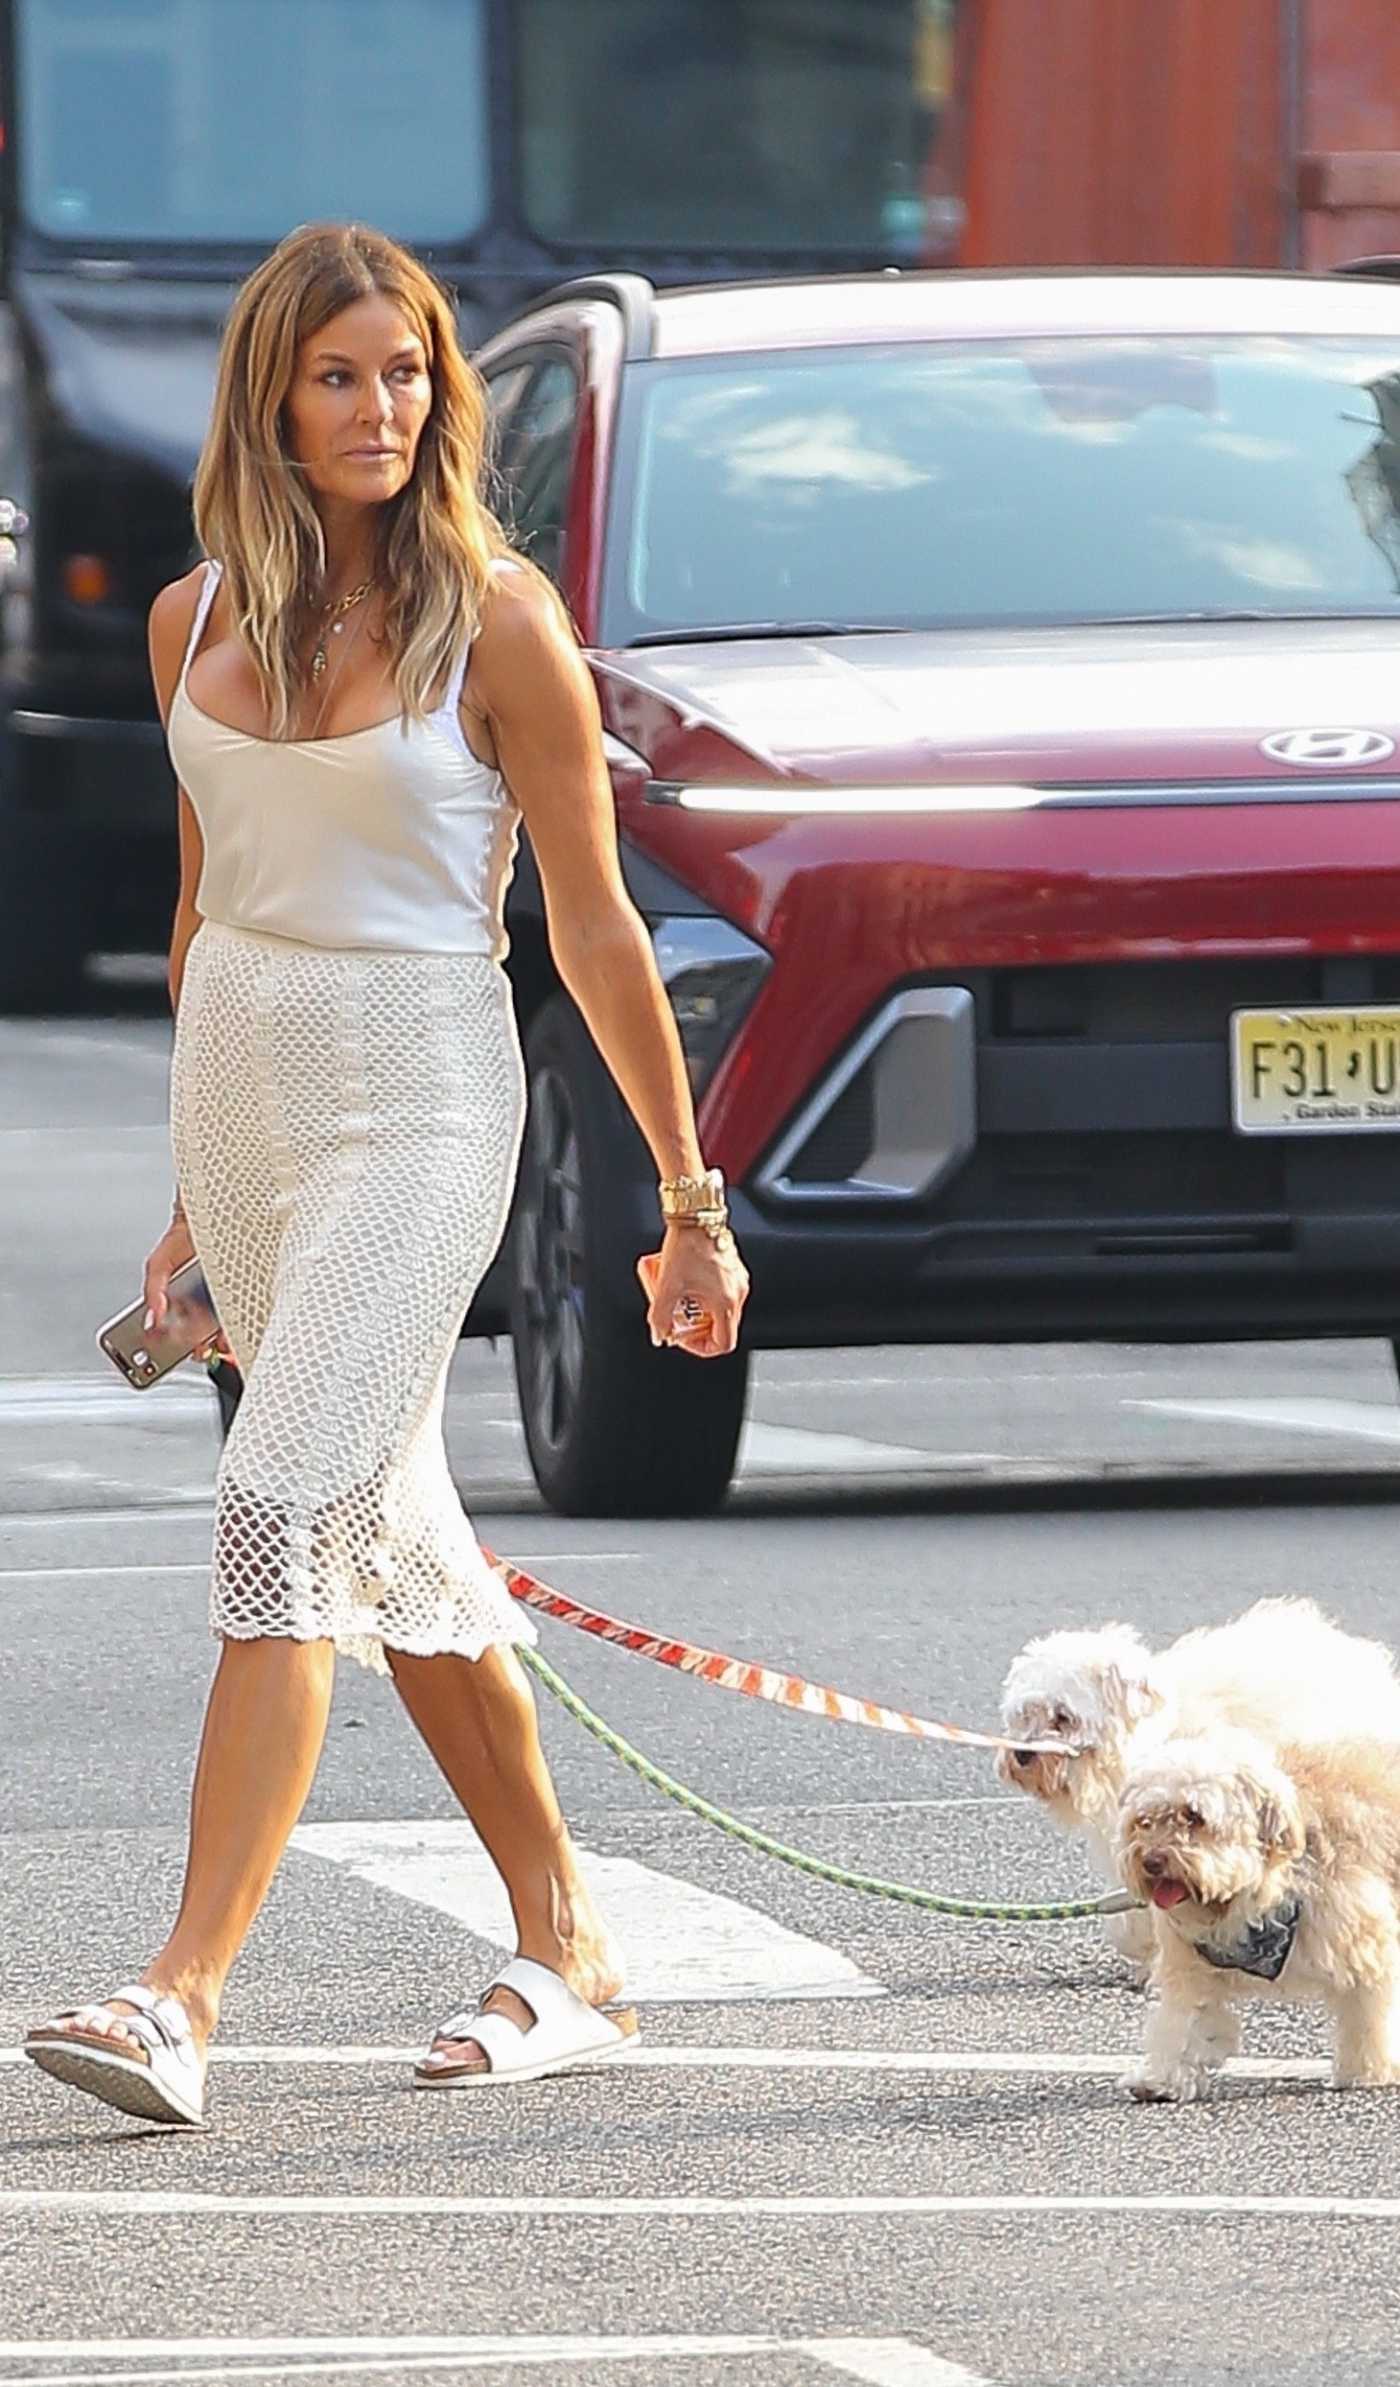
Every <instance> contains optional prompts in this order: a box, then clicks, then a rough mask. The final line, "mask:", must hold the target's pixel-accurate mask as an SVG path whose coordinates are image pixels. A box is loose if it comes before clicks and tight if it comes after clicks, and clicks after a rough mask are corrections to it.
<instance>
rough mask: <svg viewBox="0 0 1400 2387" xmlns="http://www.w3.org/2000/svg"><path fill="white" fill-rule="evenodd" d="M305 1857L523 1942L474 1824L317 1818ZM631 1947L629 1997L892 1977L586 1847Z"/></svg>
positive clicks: (614, 1921)
mask: <svg viewBox="0 0 1400 2387" xmlns="http://www.w3.org/2000/svg"><path fill="white" fill-rule="evenodd" d="M292 1847H293V1848H294V1849H295V1850H298V1851H299V1852H300V1853H301V1854H302V1855H303V1856H310V1857H319V1858H321V1859H323V1860H325V1861H327V1862H329V1863H331V1864H334V1865H343V1866H344V1867H345V1868H346V1870H347V1871H348V1872H350V1873H353V1874H354V1875H356V1876H357V1878H358V1879H359V1880H361V1881H367V1882H372V1883H373V1884H374V1885H375V1887H376V1888H377V1889H382V1890H391V1891H393V1892H394V1894H395V1895H396V1896H397V1897H400V1898H411V1899H414V1900H415V1901H416V1902H417V1904H418V1905H420V1906H430V1907H433V1908H435V1909H436V1911H437V1912H438V1913H439V1914H445V1915H451V1916H452V1917H453V1918H454V1920H455V1921H457V1922H459V1923H461V1924H463V1925H464V1926H465V1928H466V1929H467V1930H468V1931H470V1932H471V1933H472V1934H473V1935H474V1936H475V1937H476V1938H478V1939H483V1940H488V1941H490V1942H492V1943H493V1944H494V1945H496V1946H498V1947H501V1948H513V1947H514V1945H515V1926H514V1922H513V1919H512V1916H511V1911H510V1906H509V1902H508V1900H507V1898H506V1893H505V1889H504V1886H503V1884H502V1882H501V1878H500V1876H499V1874H498V1873H497V1871H496V1868H495V1866H494V1865H493V1864H492V1862H491V1860H490V1858H489V1857H488V1856H487V1854H486V1851H485V1849H484V1848H483V1847H482V1845H481V1842H480V1841H479V1840H478V1839H477V1837H476V1834H475V1833H474V1832H473V1830H472V1829H471V1826H470V1825H469V1824H467V1823H456V1822H441V1823H439V1822H423V1823H406V1822H405V1823H394V1822H390V1823H314V1824H303V1825H302V1826H301V1827H300V1828H299V1829H298V1830H297V1831H296V1832H294V1833H293V1835H292ZM580 1854H581V1856H582V1859H583V1864H584V1868H585V1870H586V1872H587V1874H588V1878H589V1880H590V1882H591V1883H592V1885H593V1887H594V1889H595V1890H596V1892H597V1894H598V1898H599V1901H600V1903H601V1905H602V1907H603V1910H604V1912H605V1913H606V1914H607V1916H608V1919H609V1922H610V1923H611V1925H612V1928H613V1929H614V1930H615V1931H616V1933H617V1935H618V1937H619V1939H620V1940H621V1942H622V1945H623V1946H624V1947H625V1948H626V1950H627V1954H628V1964H627V1993H628V1995H629V1997H634V1998H637V1999H645V2000H646V2001H648V2002H649V2003H655V2002H657V2001H658V2000H660V2001H667V2000H671V2001H675V2000H681V1999H683V2000H685V2001H687V2002H690V2001H692V2000H709V1999H722V2000H733V1999H737V1998H744V1999H768V2000H772V1999H786V1998H829V1997H883V1996H884V1994H885V1992H884V1988H883V1986H882V1984H881V1983H880V1982H878V1981H874V1980H871V1978H870V1977H869V1975H868V1974H866V1973H863V1972H862V1971H861V1970H860V1968H859V1966H858V1965H855V1964H853V1963H852V1962H851V1960H850V1958H849V1957H848V1956H843V1955H842V1954H841V1953H840V1952H839V1950H837V1949H835V1948H830V1947H828V1946H827V1945H826V1944H825V1942H824V1941H822V1940H817V1939H809V1938H807V1937H806V1936H805V1934H804V1933H802V1932H798V1931H790V1930H788V1929H787V1927H786V1926H785V1925H784V1924H782V1923H777V1922H774V1921H773V1919H772V1917H771V1916H769V1915H766V1914H763V1913H761V1912H760V1911H759V1910H758V1909H757V1908H756V1907H752V1906H747V1905H745V1904H744V1903H743V1901H742V1900H741V1899H738V1898H724V1897H721V1896H719V1894H718V1893H717V1892H716V1891H714V1890H705V1889H701V1888H700V1887H699V1885H698V1884H697V1883H695V1882H690V1881H685V1880H682V1879H680V1878H679V1877H678V1876H677V1875H675V1874H672V1873H663V1872H662V1871H661V1870H660V1869H659V1868H658V1867H656V1866H653V1865H643V1864H639V1863H638V1862H637V1861H636V1860H635V1859H634V1858H632V1857H614V1856H600V1855H598V1854H596V1853H590V1852H589V1851H588V1850H586V1849H584V1850H581V1851H580Z"/></svg>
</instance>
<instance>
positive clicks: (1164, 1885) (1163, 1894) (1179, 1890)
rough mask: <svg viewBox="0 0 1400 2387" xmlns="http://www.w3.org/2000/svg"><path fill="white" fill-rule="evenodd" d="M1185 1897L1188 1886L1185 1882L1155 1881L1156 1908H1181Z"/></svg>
mask: <svg viewBox="0 0 1400 2387" xmlns="http://www.w3.org/2000/svg"><path fill="white" fill-rule="evenodd" d="M1185 1896H1186V1884H1185V1882H1184V1881H1154V1883H1153V1884H1152V1903H1153V1905H1154V1906H1180V1904H1181V1901H1182V1899H1183V1898H1184V1897H1185Z"/></svg>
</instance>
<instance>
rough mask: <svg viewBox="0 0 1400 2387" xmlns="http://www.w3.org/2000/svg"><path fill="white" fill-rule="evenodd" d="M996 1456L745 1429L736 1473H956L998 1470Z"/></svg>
mask: <svg viewBox="0 0 1400 2387" xmlns="http://www.w3.org/2000/svg"><path fill="white" fill-rule="evenodd" d="M1005 1464H1006V1460H1005V1458H1004V1457H1003V1455H1002V1454H1001V1453H1000V1452H997V1451H986V1450H954V1451H948V1450H914V1449H912V1448H911V1447H910V1446H909V1445H908V1444H905V1443H898V1442H872V1441H870V1440H869V1439H868V1438H867V1437H866V1436H865V1435H863V1434H823V1433H818V1432H817V1431H816V1430H815V1429H814V1428H812V1427H810V1426H768V1425H762V1424H754V1425H750V1426H746V1427H745V1429H744V1433H743V1436H742V1438H741V1440H740V1443H739V1465H738V1472H739V1474H740V1475H837V1474H839V1475H862V1474H870V1475H887V1474H890V1473H892V1472H894V1471H895V1470H898V1471H899V1472H900V1473H903V1472H904V1471H905V1470H906V1469H907V1468H910V1467H919V1468H930V1467H932V1468H937V1469H939V1470H940V1471H947V1472H952V1473H961V1472H963V1471H964V1470H965V1469H967V1468H969V1467H1000V1466H1004V1465H1005Z"/></svg>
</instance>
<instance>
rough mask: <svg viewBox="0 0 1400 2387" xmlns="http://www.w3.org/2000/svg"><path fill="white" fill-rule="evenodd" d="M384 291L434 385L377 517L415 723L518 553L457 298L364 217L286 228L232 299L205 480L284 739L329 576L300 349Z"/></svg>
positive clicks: (381, 566) (199, 504)
mask: <svg viewBox="0 0 1400 2387" xmlns="http://www.w3.org/2000/svg"><path fill="white" fill-rule="evenodd" d="M375 294H379V295H382V296H383V297H385V298H387V299H390V300H392V301H393V303H394V305H395V306H396V307H398V308H399V310H400V312H401V313H402V314H403V315H404V316H405V317H406V319H407V320H408V322H409V323H411V324H412V326H413V329H414V331H415V332H416V333H417V335H418V337H419V339H420V340H421V341H422V343H423V346H424V349H425V351H426V354H427V360H428V372H429V375H430V377H431V380H432V385H433V397H432V406H431V409H430V412H429V414H428V419H427V421H426V423H425V424H424V426H423V434H422V438H421V440H420V441H419V446H418V454H417V458H416V461H415V463H414V468H413V475H412V478H411V479H410V481H409V482H408V484H407V486H406V487H405V488H404V489H402V490H401V491H400V493H399V495H398V496H397V497H394V498H390V499H388V500H386V502H385V503H384V504H383V505H382V506H380V507H379V508H378V523H377V530H378V539H379V552H378V557H377V577H378V579H379V581H380V584H381V586H382V587H383V589H384V591H385V598H386V603H385V615H384V634H385V637H386V640H387V643H388V647H389V652H390V654H391V655H392V656H393V659H394V667H393V679H394V689H395V693H396V694H397V696H398V699H399V703H400V706H401V708H402V710H403V712H404V714H405V715H413V716H416V717H419V718H421V716H422V715H423V714H424V712H425V711H426V709H427V703H428V699H429V696H430V695H431V693H432V692H433V690H434V689H435V688H437V687H438V686H439V685H440V684H441V682H442V681H443V680H444V678H445V677H446V674H447V672H448V671H449V669H450V667H451V664H452V662H453V660H454V659H455V657H456V656H457V655H458V654H460V652H461V650H462V647H463V646H464V644H465V643H466V641H467V639H468V638H469V637H470V636H471V635H472V633H473V631H474V630H475V628H476V626H477V623H478V622H479V620H480V618H481V608H482V603H483V600H484V598H485V595H486V588H487V574H488V571H489V569H490V566H491V563H492V561H493V559H494V558H495V557H496V556H499V555H504V554H506V553H507V552H508V551H509V549H508V542H507V540H506V537H505V533H504V532H503V531H502V529H501V526H500V524H499V523H498V522H497V520H496V517H495V515H494V514H493V513H492V512H491V510H490V508H489V506H488V505H487V504H486V502H485V500H484V498H483V495H482V482H483V474H484V469H485V451H486V430H487V416H486V400H485V393H484V391H483V389H482V385H481V382H480V380H479V379H478V377H477V375H476V373H475V372H474V370H473V368H472V366H471V365H470V364H469V363H468V361H467V359H466V357H465V356H464V355H463V353H462V350H461V347H460V345H459V343H458V339H457V327H456V323H455V320H454V317H453V312H452V306H451V302H450V300H449V298H448V296H447V293H446V292H445V290H444V289H443V288H442V286H441V285H440V284H439V283H438V282H437V281H435V280H434V278H433V276H432V275H431V274H430V273H429V272H428V271H427V270H426V268H425V267H424V266H422V265H420V264H419V262H418V259H417V258H416V257H414V256H412V255H411V254H410V253H409V251H408V250H407V249H404V248H401V247H400V246H399V244H398V242H397V241H393V240H390V239H389V238H388V237H387V236H386V235H385V234H384V233H382V232H373V231H370V230H369V229H368V227H367V226H365V225H363V224H304V225H302V226H301V227H300V228H299V229H298V230H297V231H295V232H290V233H288V235H287V238H286V239H285V240H284V241H282V242H281V243H280V244H279V246H278V247H277V248H275V249H274V250H273V252H272V254H271V256H270V257H266V258H264V260H263V262H262V264H261V265H259V266H258V267H257V268H256V270H255V271H254V272H253V273H252V274H250V275H249V277H248V280H247V281H246V282H245V283H244V285H243V287H242V289H241V290H240V291H239V294H238V297H237V298H236V300H235V301H234V305H233V311H232V313H231V314H230V316H229V319H228V323H227V326H226V327H225V331H224V337H223V342H222V345H221V347H220V351H219V370H218V381H217V385H216V388H215V393H214V411H213V416H212V419H211V422H210V425H209V434H208V437H207V438H206V440H205V443H204V447H203V450H202V452H201V455H200V459H199V467H198V470H197V471H196V474H195V482H194V520H195V530H196V532H197V534H198V537H199V540H200V544H201V545H202V547H203V548H204V552H205V554H206V555H216V556H218V558H219V559H220V561H221V563H222V565H223V568H224V584H225V586H226V587H227V589H228V592H229V600H230V603H231V605H232V608H233V618H234V622H235V624H236V626H237V630H238V634H239V636H240V638H241V639H242V640H243V643H244V645H245V646H246V647H247V649H248V652H249V654H250V655H251V656H252V658H253V663H254V667H255V669H256V671H257V676H258V680H259V683H260V686H261V689H262V695H263V700H264V702H265V704H266V706H267V715H268V727H269V731H270V734H271V735H272V736H273V737H274V738H281V737H285V736H287V734H288V732H289V730H290V726H291V722H292V717H293V713H294V710H295V707H296V702H297V699H298V697H299V696H300V695H301V694H302V692H303V690H304V688H305V685H306V673H305V670H304V667H303V665H302V662H301V655H300V649H301V645H302V643H303V641H304V640H305V637H306V635H307V632H308V630H309V629H310V627H311V623H312V621H313V619H314V617H315V615H316V613H317V611H318V609H319V607H320V605H321V603H322V602H323V588H324V581H325V570H326V547H325V539H324V537H323V534H322V530H321V523H320V518H319V516H318V514H317V512H316V508H315V504H314V502H313V500H312V496H311V492H310V490H309V488H308V486H307V482H306V474H305V468H304V467H303V466H301V465H300V464H298V463H297V462H296V460H295V458H294V457H293V455H292V453H291V446H290V441H289V438H288V433H287V424H286V398H287V393H288V391H289V389H290V388H291V385H292V380H293V376H294V374H295V372H296V364H297V353H298V350H299V349H300V347H301V344H302V342H303V341H304V340H307V339H311V338H313V337H314V335H315V334H316V333H317V332H318V331H321V330H322V329H323V328H324V326H325V325H326V324H327V323H329V322H330V320H331V318H332V316H334V315H338V314H339V313H340V312H341V310H342V308H344V307H349V306H353V305H354V303H355V301H356V300H357V299H362V298H369V297H372V296H374V295H375Z"/></svg>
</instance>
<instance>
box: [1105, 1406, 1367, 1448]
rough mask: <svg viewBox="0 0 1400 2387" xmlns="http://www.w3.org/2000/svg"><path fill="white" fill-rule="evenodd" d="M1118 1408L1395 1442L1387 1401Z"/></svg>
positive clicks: (1280, 1430) (1273, 1430)
mask: <svg viewBox="0 0 1400 2387" xmlns="http://www.w3.org/2000/svg"><path fill="white" fill-rule="evenodd" d="M1123 1407H1124V1408H1125V1409H1151V1410H1155V1411H1156V1412H1157V1413H1158V1414H1159V1415H1161V1416H1167V1417H1195V1418H1204V1419H1206V1420H1207V1421H1208V1422H1210V1423H1211V1424H1217V1423H1218V1424H1220V1425H1227V1426H1259V1427H1261V1428H1263V1429H1264V1430H1265V1431H1266V1432H1271V1433H1293V1434H1350V1435H1353V1436H1355V1437H1358V1438H1359V1439H1360V1440H1362V1441H1363V1442H1390V1443H1394V1442H1400V1406H1397V1405H1395V1404H1393V1403H1391V1402H1388V1401H1332V1400H1306V1399H1299V1400H1284V1399H1278V1400H1258V1401H1124V1403H1123Z"/></svg>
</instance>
